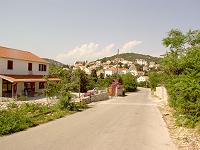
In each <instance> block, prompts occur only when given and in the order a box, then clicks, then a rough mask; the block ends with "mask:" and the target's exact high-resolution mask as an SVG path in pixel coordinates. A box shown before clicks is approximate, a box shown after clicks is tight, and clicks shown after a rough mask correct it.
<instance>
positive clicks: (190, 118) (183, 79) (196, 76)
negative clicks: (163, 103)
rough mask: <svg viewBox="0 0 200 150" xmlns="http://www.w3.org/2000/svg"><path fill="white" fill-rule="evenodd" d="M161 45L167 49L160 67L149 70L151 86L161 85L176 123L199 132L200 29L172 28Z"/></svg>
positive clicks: (153, 87)
mask: <svg viewBox="0 0 200 150" xmlns="http://www.w3.org/2000/svg"><path fill="white" fill-rule="evenodd" d="M163 45H164V46H166V47H168V48H169V52H167V54H166V55H165V57H164V58H163V59H162V61H161V71H160V72H151V73H149V77H150V87H151V89H153V90H154V89H155V88H156V86H158V85H160V84H162V85H164V86H165V87H166V88H167V91H168V94H169V104H170V106H171V107H172V108H174V110H175V114H174V115H175V117H176V121H177V124H178V125H180V126H186V127H190V128H194V127H197V128H198V129H199V132H200V30H190V31H188V32H187V33H183V32H181V31H180V30H177V29H173V30H171V31H170V32H169V33H168V36H167V37H166V38H164V39H163Z"/></svg>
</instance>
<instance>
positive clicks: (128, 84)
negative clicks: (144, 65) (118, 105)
mask: <svg viewBox="0 0 200 150" xmlns="http://www.w3.org/2000/svg"><path fill="white" fill-rule="evenodd" d="M122 83H123V86H124V89H125V92H134V91H135V90H136V89H137V81H136V79H135V77H134V76H133V75H132V74H130V73H128V74H124V75H122Z"/></svg>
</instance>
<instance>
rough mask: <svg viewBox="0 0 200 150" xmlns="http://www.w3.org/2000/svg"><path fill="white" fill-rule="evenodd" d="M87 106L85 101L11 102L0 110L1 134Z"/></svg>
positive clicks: (40, 122) (13, 131) (16, 130)
mask: <svg viewBox="0 0 200 150" xmlns="http://www.w3.org/2000/svg"><path fill="white" fill-rule="evenodd" d="M86 108H87V106H86V105H85V104H84V103H71V104H70V105H66V103H65V102H63V100H60V101H59V102H58V103H57V104H54V105H41V104H29V103H24V104H22V105H17V104H16V103H10V104H9V106H8V108H7V109H5V110H0V114H1V115H0V136H2V135H7V134H11V133H15V132H18V131H22V130H25V129H27V128H29V127H34V126H37V125H39V124H42V123H45V122H48V121H51V120H55V119H58V118H61V117H64V116H66V115H69V114H72V113H74V112H77V111H81V110H83V109H86Z"/></svg>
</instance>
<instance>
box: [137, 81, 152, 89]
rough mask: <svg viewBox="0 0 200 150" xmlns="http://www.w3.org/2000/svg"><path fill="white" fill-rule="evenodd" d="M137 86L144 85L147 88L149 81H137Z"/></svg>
mask: <svg viewBox="0 0 200 150" xmlns="http://www.w3.org/2000/svg"><path fill="white" fill-rule="evenodd" d="M138 87H145V88H149V87H150V85H149V82H148V81H144V82H139V83H138Z"/></svg>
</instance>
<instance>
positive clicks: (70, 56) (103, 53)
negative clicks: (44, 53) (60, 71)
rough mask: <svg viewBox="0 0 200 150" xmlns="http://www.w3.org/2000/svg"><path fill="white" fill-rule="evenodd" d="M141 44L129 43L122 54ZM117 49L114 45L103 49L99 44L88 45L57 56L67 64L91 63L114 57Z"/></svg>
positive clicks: (124, 46) (125, 45) (57, 58)
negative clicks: (85, 61)
mask: <svg viewBox="0 0 200 150" xmlns="http://www.w3.org/2000/svg"><path fill="white" fill-rule="evenodd" d="M140 43H141V41H130V42H127V43H125V44H124V45H123V47H122V48H121V49H120V53H125V52H130V51H131V50H132V49H133V48H134V47H135V46H137V45H138V44H140ZM116 49H117V48H116V46H115V44H113V43H112V44H109V45H107V46H105V47H101V46H100V45H99V44H97V43H88V44H83V45H81V46H79V47H75V48H74V49H71V50H68V51H67V52H66V53H61V54H59V55H57V57H56V60H58V61H60V62H63V63H66V64H73V63H74V62H75V61H84V60H89V61H91V60H96V59H98V58H103V57H108V56H112V55H114V54H116Z"/></svg>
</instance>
